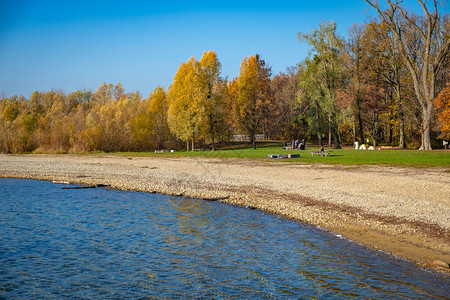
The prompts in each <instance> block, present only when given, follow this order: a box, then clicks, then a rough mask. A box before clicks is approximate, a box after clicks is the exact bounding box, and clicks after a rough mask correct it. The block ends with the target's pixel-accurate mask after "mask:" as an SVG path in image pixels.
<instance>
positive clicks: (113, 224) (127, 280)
mask: <svg viewBox="0 0 450 300" xmlns="http://www.w3.org/2000/svg"><path fill="white" fill-rule="evenodd" d="M0 237H1V244H0V298H3V299H13V298H14V299H44V298H56V299H61V298H70V299H93V298H94V299H95V298H100V299H105V298H107V299H126V298H127V299H139V298H141V299H153V298H156V299H159V298H163V299H167V298H169V299H174V298H175V299H177V298H179V299H186V298H188V299H189V298H195V299H198V298H200V299H212V298H214V299H228V298H238V299H242V298H244V299H245V298H250V299H254V298H267V299H283V298H288V299H289V298H291V299H298V298H320V299H339V298H342V299H348V298H357V299H361V298H366V299H367V298H370V299H373V298H377V299H378V298H407V299H414V298H417V299H423V298H438V299H439V298H446V297H448V296H449V294H448V287H449V284H450V280H449V278H448V277H446V276H445V275H442V274H436V273H432V272H428V271H425V270H422V269H420V268H418V267H417V266H416V265H414V264H412V263H409V262H406V261H403V260H400V259H396V258H394V257H392V256H389V255H385V254H383V253H381V252H377V251H372V250H370V249H366V248H363V247H360V246H358V245H356V244H354V243H352V242H350V241H348V240H343V239H339V238H338V237H336V236H334V235H332V234H331V233H328V232H325V231H322V230H319V229H317V228H314V227H311V226H308V225H303V224H299V223H297V222H293V221H289V220H284V219H281V218H278V217H276V216H273V215H268V214H264V213H263V212H260V211H256V210H249V209H244V208H240V207H234V206H230V205H226V204H222V203H217V202H205V201H201V200H196V199H186V198H179V197H171V196H165V195H154V194H148V193H138V192H124V191H116V190H109V189H80V190H64V189H62V187H61V185H54V184H51V183H50V182H44V181H34V180H21V179H0Z"/></svg>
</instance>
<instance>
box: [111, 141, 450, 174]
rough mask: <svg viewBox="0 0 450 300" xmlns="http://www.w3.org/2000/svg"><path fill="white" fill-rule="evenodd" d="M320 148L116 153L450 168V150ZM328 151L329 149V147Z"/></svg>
mask: <svg viewBox="0 0 450 300" xmlns="http://www.w3.org/2000/svg"><path fill="white" fill-rule="evenodd" d="M318 149H319V147H318V146H316V147H314V146H311V147H307V148H306V150H282V148H281V146H279V145H274V144H272V145H265V146H259V147H258V148H257V149H256V150H253V149H252V148H239V149H229V150H216V151H194V152H186V151H178V152H175V153H154V152H126V153H116V154H115V155H123V156H127V157H138V156H155V157H190V156H200V157H216V158H247V159H259V160H267V161H280V162H286V163H306V164H311V163H321V164H339V165H384V166H396V167H416V168H428V167H444V168H449V169H450V150H447V151H444V150H433V151H419V150H374V151H369V150H366V151H359V150H354V149H348V148H347V149H339V150H336V149H329V150H333V154H332V155H331V156H328V157H322V156H316V155H315V156H311V154H310V152H314V151H317V150H318ZM326 149H327V148H326ZM289 153H297V154H300V158H295V159H268V157H267V154H289Z"/></svg>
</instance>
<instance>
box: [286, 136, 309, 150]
mask: <svg viewBox="0 0 450 300" xmlns="http://www.w3.org/2000/svg"><path fill="white" fill-rule="evenodd" d="M291 145H292V149H293V150H305V148H306V141H305V139H303V140H302V141H301V142H300V141H299V140H292V144H291ZM285 147H287V144H286V142H283V148H285Z"/></svg>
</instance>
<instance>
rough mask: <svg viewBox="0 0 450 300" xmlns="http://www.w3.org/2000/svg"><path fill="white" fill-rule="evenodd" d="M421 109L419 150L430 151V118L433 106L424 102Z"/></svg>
mask: <svg viewBox="0 0 450 300" xmlns="http://www.w3.org/2000/svg"><path fill="white" fill-rule="evenodd" d="M426 104H427V105H424V106H423V107H422V145H421V146H420V150H432V148H431V117H432V114H433V105H432V104H431V103H428V102H426Z"/></svg>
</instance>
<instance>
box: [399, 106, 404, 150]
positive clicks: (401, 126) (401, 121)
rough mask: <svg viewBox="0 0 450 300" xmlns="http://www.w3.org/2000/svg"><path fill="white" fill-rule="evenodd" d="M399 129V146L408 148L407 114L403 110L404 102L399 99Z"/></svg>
mask: <svg viewBox="0 0 450 300" xmlns="http://www.w3.org/2000/svg"><path fill="white" fill-rule="evenodd" d="M398 127H399V128H398V130H399V138H400V140H399V143H398V146H399V147H400V148H406V141H405V114H404V112H403V106H402V103H401V102H400V101H399V103H398Z"/></svg>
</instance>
